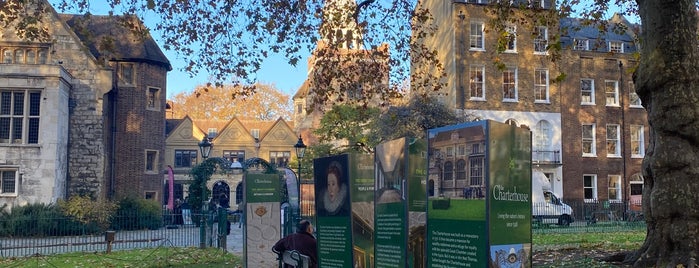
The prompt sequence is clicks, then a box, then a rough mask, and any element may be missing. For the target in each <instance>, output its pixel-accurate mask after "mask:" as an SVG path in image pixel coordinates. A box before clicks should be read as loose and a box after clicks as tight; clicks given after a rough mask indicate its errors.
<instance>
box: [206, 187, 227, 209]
mask: <svg viewBox="0 0 699 268" xmlns="http://www.w3.org/2000/svg"><path fill="white" fill-rule="evenodd" d="M211 193H212V194H211V199H212V200H211V201H212V202H215V203H217V204H218V205H219V206H221V207H224V208H230V207H231V187H230V186H228V183H226V182H225V181H217V182H216V183H214V187H213V189H211Z"/></svg>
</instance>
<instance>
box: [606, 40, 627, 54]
mask: <svg viewBox="0 0 699 268" xmlns="http://www.w3.org/2000/svg"><path fill="white" fill-rule="evenodd" d="M609 52H614V53H624V43H623V42H618V41H610V42H609Z"/></svg>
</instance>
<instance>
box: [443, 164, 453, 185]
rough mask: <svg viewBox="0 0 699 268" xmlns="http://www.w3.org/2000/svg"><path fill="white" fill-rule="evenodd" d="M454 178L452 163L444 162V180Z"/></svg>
mask: <svg viewBox="0 0 699 268" xmlns="http://www.w3.org/2000/svg"><path fill="white" fill-rule="evenodd" d="M453 179H454V164H452V163H451V162H445V163H444V180H445V181H450V180H453Z"/></svg>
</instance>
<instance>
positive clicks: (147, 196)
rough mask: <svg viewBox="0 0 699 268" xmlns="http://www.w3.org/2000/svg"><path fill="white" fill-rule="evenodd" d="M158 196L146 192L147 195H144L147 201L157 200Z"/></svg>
mask: <svg viewBox="0 0 699 268" xmlns="http://www.w3.org/2000/svg"><path fill="white" fill-rule="evenodd" d="M157 196H158V195H157V193H156V192H153V191H146V193H145V194H144V196H143V198H144V199H146V200H155V198H156V197H157Z"/></svg>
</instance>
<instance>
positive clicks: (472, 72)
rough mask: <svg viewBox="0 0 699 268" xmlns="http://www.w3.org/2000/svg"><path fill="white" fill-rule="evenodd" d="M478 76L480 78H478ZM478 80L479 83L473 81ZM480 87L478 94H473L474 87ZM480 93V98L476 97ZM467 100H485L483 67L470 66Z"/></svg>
mask: <svg viewBox="0 0 699 268" xmlns="http://www.w3.org/2000/svg"><path fill="white" fill-rule="evenodd" d="M479 74H480V77H478V76H479ZM474 77H475V78H479V79H480V81H478V80H474ZM477 86H480V92H477V91H476V92H475V94H474V90H475V89H474V87H477ZM478 93H480V96H478ZM469 99H470V100H483V101H484V100H485V66H483V65H471V67H470V70H469Z"/></svg>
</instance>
